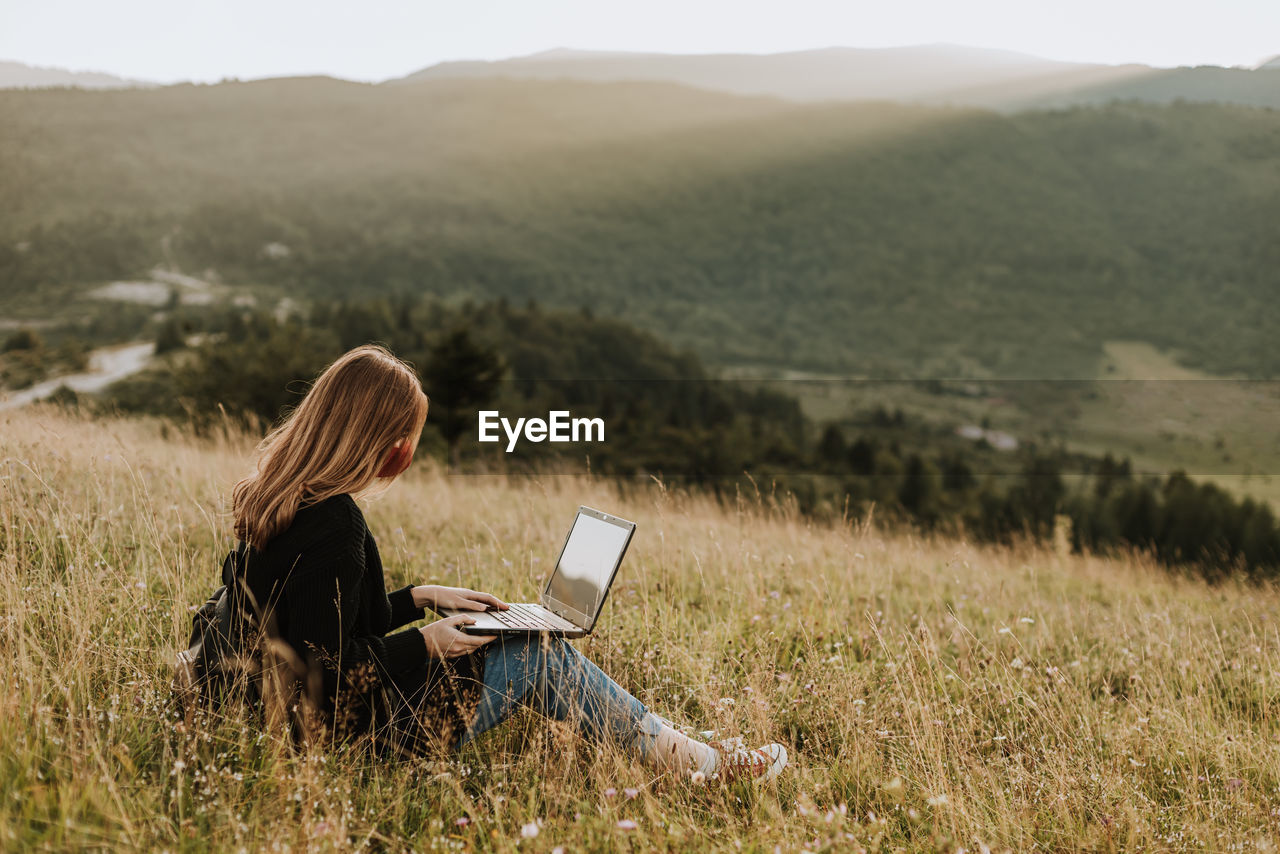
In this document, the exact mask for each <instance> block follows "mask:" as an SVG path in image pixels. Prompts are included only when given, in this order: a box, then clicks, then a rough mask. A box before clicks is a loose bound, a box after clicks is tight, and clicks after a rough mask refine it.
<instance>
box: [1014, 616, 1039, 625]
mask: <svg viewBox="0 0 1280 854" xmlns="http://www.w3.org/2000/svg"><path fill="white" fill-rule="evenodd" d="M1018 622H1019V623H1027V624H1028V625H1032V624H1034V623H1035V620H1033V619H1031V618H1030V617H1019V618H1018Z"/></svg>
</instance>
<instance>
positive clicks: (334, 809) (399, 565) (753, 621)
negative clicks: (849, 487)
mask: <svg viewBox="0 0 1280 854" xmlns="http://www.w3.org/2000/svg"><path fill="white" fill-rule="evenodd" d="M161 434H162V428H161V427H159V426H158V425H156V424H151V423H144V422H107V423H101V424H90V423H85V422H82V421H78V420H76V419H75V418H72V417H69V416H66V415H63V414H59V413H57V412H55V411H51V410H30V411H25V412H20V413H9V414H5V415H3V416H0V484H2V487H3V492H2V494H3V503H2V504H0V661H2V662H3V664H4V687H5V690H4V691H3V694H0V848H2V849H5V850H28V849H32V850H66V849H83V848H122V849H134V848H139V849H169V850H180V849H181V850H201V851H203V850H209V849H223V850H237V849H240V848H244V849H247V850H251V851H254V850H267V849H273V850H274V849H279V850H285V849H288V850H294V851H298V850H330V849H332V850H348V849H352V848H359V847H364V848H371V849H376V850H394V851H400V850H417V851H427V850H441V849H473V848H474V849H482V850H499V851H509V850H513V849H516V848H517V847H518V848H520V849H521V850H532V851H543V850H551V849H553V848H555V847H556V846H564V848H565V850H569V851H572V850H602V849H603V850H631V849H649V848H657V849H671V850H693V849H702V850H706V849H736V848H738V847H741V848H743V849H746V850H761V851H772V850H774V849H775V846H781V849H782V850H797V849H800V848H808V849H809V850H839V851H846V850H858V848H859V847H865V848H866V849H868V850H892V849H893V848H895V847H899V846H901V847H903V848H906V849H910V850H934V849H935V848H936V849H937V850H946V851H955V850H957V849H958V848H961V847H963V848H965V849H967V850H969V851H981V850H984V848H985V847H990V848H991V849H992V850H999V849H1004V848H1007V849H1012V850H1015V851H1031V850H1055V851H1077V850H1086V849H1088V850H1136V849H1145V850H1153V849H1158V850H1169V849H1173V850H1176V849H1196V850H1204V849H1209V850H1222V849H1229V848H1230V849H1232V850H1246V849H1248V850H1252V849H1258V850H1265V849H1268V848H1269V847H1270V846H1271V841H1270V840H1271V839H1273V838H1274V837H1275V836H1276V835H1277V833H1280V818H1278V816H1280V788H1278V786H1280V762H1278V753H1280V741H1278V740H1277V736H1278V734H1280V726H1278V725H1277V719H1276V718H1277V711H1280V696H1278V695H1280V655H1278V652H1280V645H1278V643H1280V639H1278V638H1277V629H1276V625H1277V623H1276V618H1277V610H1278V608H1277V606H1278V605H1280V596H1277V593H1276V591H1274V590H1271V589H1259V588H1254V587H1245V586H1234V585H1227V586H1222V587H1216V588H1208V587H1206V586H1204V585H1203V584H1201V583H1198V582H1194V581H1190V580H1182V579H1175V578H1171V577H1170V576H1168V575H1167V574H1165V573H1164V572H1162V571H1161V570H1159V569H1157V568H1154V567H1153V566H1152V565H1150V564H1149V563H1147V562H1145V561H1142V560H1140V559H1136V558H1135V559H1133V560H1130V561H1128V562H1117V561H1110V560H1101V559H1096V558H1092V557H1081V556H1072V555H1068V554H1064V553H1062V552H1056V551H1053V550H1035V549H987V548H978V547H975V546H973V545H970V544H966V543H962V542H954V541H938V542H934V541H926V540H921V539H918V538H914V537H906V536H887V535H883V534H881V533H879V532H877V531H875V530H874V529H867V528H860V529H859V528H850V527H847V526H836V527H828V526H821V525H816V524H812V523H810V522H808V521H806V520H805V519H803V518H801V517H799V516H797V515H796V514H795V513H794V512H792V511H790V510H789V509H788V508H787V507H786V506H785V503H784V504H783V505H782V506H777V505H776V504H775V503H774V502H772V501H770V500H768V499H765V500H759V499H757V498H756V497H755V496H754V495H753V496H750V497H744V499H743V500H741V501H739V502H736V505H735V504H733V503H731V506H728V507H721V506H718V505H716V504H715V503H714V502H712V501H710V500H708V499H706V498H702V497H690V496H687V495H683V494H674V493H672V492H669V491H664V490H663V489H661V488H660V487H659V486H657V485H654V484H649V485H639V486H633V487H632V488H630V489H627V490H621V491H620V490H619V489H618V488H617V487H618V485H617V484H613V483H610V482H607V481H601V480H591V481H588V480H583V479H579V478H557V477H548V478H544V479H538V480H532V479H531V480H514V481H506V480H501V479H479V478H452V479H450V478H444V477H441V476H440V475H439V474H436V473H433V472H430V471H427V470H426V469H425V468H424V467H422V466H417V467H415V469H414V470H413V471H412V472H411V473H410V475H409V476H407V477H406V478H405V479H403V480H402V482H401V483H399V484H398V485H397V486H396V487H395V489H394V490H392V491H391V492H389V493H388V494H387V495H386V496H384V497H383V498H381V499H378V500H377V501H375V502H373V503H371V504H370V505H369V507H368V510H367V515H368V518H369V520H370V524H371V526H372V527H373V528H374V531H375V533H376V534H377V535H378V539H379V543H380V545H381V548H382V551H383V557H384V560H385V562H386V564H387V566H388V572H389V573H390V574H391V575H392V576H393V578H392V579H391V580H392V581H395V582H401V581H407V580H423V581H426V580H439V581H442V582H444V583H461V584H467V585H471V586H476V587H480V588H484V589H492V590H493V591H495V592H497V593H499V594H500V595H507V596H510V597H512V598H521V597H524V596H529V595H532V593H533V592H534V590H535V589H536V580H537V579H538V578H539V577H540V576H541V574H542V573H543V572H544V571H545V569H546V567H547V564H548V561H549V560H551V559H552V558H553V557H554V555H553V550H554V549H555V548H556V546H557V545H558V543H559V539H560V537H561V535H562V533H563V530H564V527H565V526H566V524H567V522H568V520H569V518H570V516H571V514H572V511H573V508H574V507H575V506H576V505H577V504H578V503H579V502H581V503H586V504H591V505H595V506H599V507H602V508H606V509H609V510H612V511H615V512H617V513H619V514H620V515H624V516H627V517H629V518H632V519H634V520H636V522H638V524H639V530H638V533H637V536H636V540H635V542H634V544H633V550H632V552H631V553H630V555H629V556H628V559H627V561H626V563H625V564H624V567H623V572H622V575H621V576H620V580H619V583H618V584H617V586H616V587H615V590H614V595H613V596H612V598H611V601H610V603H609V604H608V605H607V606H606V616H605V618H604V622H603V625H602V627H601V629H600V631H599V633H598V634H597V635H595V636H593V637H592V638H591V639H589V640H587V641H584V642H582V646H583V648H584V650H585V651H586V652H587V653H588V654H589V655H590V656H591V657H593V658H594V659H595V660H597V661H598V662H599V663H600V664H601V665H602V666H603V667H604V668H605V669H606V670H607V671H608V672H610V673H611V674H613V675H614V676H615V677H616V678H617V679H618V680H619V681H620V682H621V683H622V684H623V685H625V686H627V687H629V688H630V689H632V690H633V691H634V692H635V693H636V694H637V695H639V696H640V697H641V698H642V699H643V700H645V701H646V702H648V703H649V704H650V705H651V706H652V707H653V708H655V710H657V711H659V712H662V713H665V714H667V715H668V716H671V717H675V718H679V719H683V720H686V721H689V722H691V723H695V724H699V725H706V726H711V727H716V728H719V729H721V730H723V731H725V732H726V733H728V734H734V733H741V734H744V735H746V736H747V737H748V740H749V741H755V742H759V741H764V740H772V739H779V740H782V741H784V742H786V743H788V744H789V745H790V746H791V747H792V748H793V755H794V757H795V760H796V763H795V766H794V767H793V768H792V769H791V770H790V771H789V772H788V773H787V774H786V775H785V776H784V777H783V778H782V779H781V780H780V781H779V782H778V784H777V785H774V786H771V787H768V788H765V789H763V790H759V791H757V790H753V789H751V788H748V787H742V788H717V787H694V786H692V785H690V784H689V783H687V782H685V781H682V780H671V779H657V780H654V779H651V778H650V777H649V776H647V775H646V774H645V773H644V771H643V770H642V769H640V768H637V767H634V766H632V765H631V764H630V763H628V762H627V761H626V760H625V758H624V757H621V756H618V755H616V754H614V753H611V752H607V751H596V750H594V749H592V748H591V747H590V746H588V745H586V744H584V743H582V742H580V741H579V740H577V739H576V738H575V737H573V736H572V735H570V734H569V733H567V732H564V731H561V730H557V729H555V728H553V727H549V726H545V725H541V724H540V723H539V722H537V721H535V720H533V719H532V716H530V715H523V716H520V717H519V718H517V719H516V720H515V721H513V722H511V723H510V724H508V725H507V726H505V727H503V728H501V729H499V730H498V731H495V732H494V733H492V734H491V735H489V736H487V737H485V738H484V739H482V740H480V742H479V743H477V744H476V745H474V746H472V747H469V748H468V749H467V750H465V751H464V752H463V753H462V754H460V755H459V756H458V757H456V758H454V759H453V760H451V761H428V760H422V761H417V762H413V763H406V764H400V765H390V764H386V763H384V762H380V761H378V760H376V759H374V758H371V757H369V756H367V755H365V754H363V753H360V752H358V751H351V750H348V751H342V752H338V753H335V754H330V755H327V756H326V755H320V754H315V755H295V754H293V753H291V752H290V751H289V749H288V748H287V747H285V746H284V744H283V743H282V740H281V739H280V738H278V737H277V736H275V735H262V734H258V733H255V732H254V731H253V730H252V729H250V728H247V727H245V726H244V725H243V723H242V722H241V721H239V720H237V719H234V718H232V719H228V720H225V721H222V722H219V723H218V724H216V725H214V726H212V727H210V728H200V729H196V730H192V731H182V729H181V728H180V727H178V726H177V722H176V720H175V719H174V718H173V717H172V716H171V713H170V712H169V711H168V709H167V694H168V676H169V674H168V660H169V656H170V655H171V652H172V650H173V648H174V647H175V645H176V644H177V643H178V642H179V640H181V639H185V636H186V632H187V629H188V627H189V617H188V614H187V611H186V607H187V606H188V605H191V604H194V603H196V602H198V601H200V600H201V599H202V598H203V596H204V595H205V594H206V593H207V592H208V591H209V589H210V588H212V587H213V586H215V584H216V580H215V577H216V566H217V563H218V561H219V559H220V558H221V555H222V554H223V553H225V550H226V549H227V548H228V547H229V545H230V543H229V540H228V535H227V533H226V528H227V525H226V519H225V516H224V515H223V514H222V507H223V496H225V495H226V494H227V490H228V487H229V485H230V483H231V482H232V481H233V480H234V479H235V478H236V477H237V476H238V475H240V474H241V473H242V472H243V470H244V468H245V466H246V464H247V460H248V452H249V444H250V443H249V442H247V441H246V440H244V439H243V438H238V437H232V438H229V439H226V440H223V441H221V442H196V441H192V440H190V439H185V438H177V437H172V438H168V439H166V438H163V437H162V435H161ZM629 788H635V789H638V790H639V793H638V795H637V796H636V797H634V798H631V797H628V796H627V793H626V792H625V790H626V789H629ZM611 790H616V792H617V793H616V794H612V795H611V794H610V793H611ZM464 817H465V818H469V819H470V824H469V825H466V826H460V825H459V824H458V823H457V821H458V819H460V818H464ZM621 819H630V820H632V821H634V822H635V824H636V828H635V829H633V830H625V829H621V828H619V826H618V822H619V820H621ZM530 823H535V824H536V823H540V830H539V833H538V835H537V836H536V837H535V838H524V837H523V836H522V833H521V828H522V827H524V826H525V825H527V824H530Z"/></svg>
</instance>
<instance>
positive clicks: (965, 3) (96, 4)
mask: <svg viewBox="0 0 1280 854" xmlns="http://www.w3.org/2000/svg"><path fill="white" fill-rule="evenodd" d="M932 42H951V43H956V44H965V45H973V46H976V47H995V48H1006V49H1009V50H1017V51H1022V52H1025V53H1030V54H1035V55H1038V56H1043V57H1047V58H1050V59H1062V60H1075V61H1082V62H1103V63H1125V62H1141V63H1146V64H1148V65H1155V66H1176V65H1200V64H1205V65H1247V66H1252V65H1255V64H1257V63H1258V62H1259V61H1261V60H1262V59H1264V58H1266V57H1269V56H1272V55H1275V54H1277V53H1280V0H1196V1H1195V2H1188V0H1070V2H1067V1H1066V0H1054V2H1043V0H844V2H841V0H782V2H778V0H773V2H758V0H633V2H616V1H615V0H417V1H416V2H415V0H342V2H335V0H218V2H208V0H0V59H11V60H17V61H19V62H25V63H28V64H31V65H45V66H57V67H62V68H71V69H75V70H93V71H107V72H110V73H113V74H119V75H122V76H126V77H136V78H143V79H147V80H155V81H159V82H172V81H177V80H196V81H216V80H219V79H221V78H223V77H240V78H242V79H243V78H252V77H265V76H277V75H293V74H314V73H323V74H331V75H334V76H338V77H347V78H351V79H355V80H382V79H385V78H388V77H398V76H400V75H403V74H406V73H408V72H410V71H416V70H417V69H419V68H422V67H425V66H427V65H431V64H434V63H436V62H440V61H442V60H448V59H502V58H505V57H509V56H518V55H522V54H528V53H534V52H536V51H540V50H546V49H548V48H552V47H561V46H566V47H575V48H588V49H597V50H638V51H661V52H669V53H720V52H743V53H774V52H777V51H786V50H804V49H808V48H818V47H830V46H832V45H842V46H849V47H893V46H898V45H908V44H926V43H932Z"/></svg>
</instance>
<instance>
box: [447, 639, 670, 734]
mask: <svg viewBox="0 0 1280 854" xmlns="http://www.w3.org/2000/svg"><path fill="white" fill-rule="evenodd" d="M485 650H486V653H485V661H484V688H483V692H482V694H481V696H480V704H479V706H478V707H477V708H476V716H475V719H474V720H473V721H472V722H471V725H470V726H469V727H468V728H467V731H466V732H465V733H463V734H462V737H461V739H460V740H459V741H458V744H457V745H456V746H457V747H461V746H462V745H464V744H466V743H467V742H468V741H470V740H471V739H473V738H475V737H476V736H478V735H480V734H481V733H483V732H487V731H488V730H490V729H493V728H494V727H495V726H497V725H498V724H500V723H502V722H503V721H505V720H506V719H507V718H509V717H511V714H512V713H513V712H514V711H515V709H516V706H519V705H525V706H529V707H530V708H532V709H534V710H535V711H537V712H540V713H542V714H544V715H546V716H547V717H549V718H552V719H553V720H557V721H565V722H567V723H569V724H570V725H572V726H573V727H574V728H575V729H577V731H578V732H579V733H581V734H582V735H583V736H585V737H587V738H588V739H591V740H592V741H595V742H612V743H614V744H617V745H618V746H620V747H622V748H624V749H626V750H629V751H631V752H633V753H643V752H645V751H646V750H647V749H648V747H649V746H650V745H651V744H652V743H653V741H654V739H655V738H656V736H657V734H658V730H659V728H660V723H659V722H658V719H657V718H656V717H654V716H653V715H651V714H649V713H648V709H646V708H645V706H644V704H643V703H641V702H640V701H639V700H637V699H636V698H635V697H633V696H631V694H629V693H627V691H625V690H624V689H623V688H622V687H621V686H620V685H618V683H617V682H614V681H613V680H612V679H610V678H609V677H608V676H607V675H605V673H604V671H602V670H601V669H600V668H599V667H597V666H596V665H595V664H593V663H592V662H590V661H589V660H587V658H586V657H585V656H583V654H582V653H580V652H578V650H576V649H575V648H574V647H573V646H572V645H570V644H569V642H568V641H566V640H565V639H564V638H560V637H552V636H550V635H499V636H498V639H497V640H495V641H492V642H491V643H489V644H488V645H487V646H486V647H485Z"/></svg>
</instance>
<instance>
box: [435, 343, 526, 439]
mask: <svg viewBox="0 0 1280 854" xmlns="http://www.w3.org/2000/svg"><path fill="white" fill-rule="evenodd" d="M506 370H507V365H506V362H505V361H504V360H503V358H502V357H501V356H500V355H499V354H498V352H497V351H496V350H493V349H492V348H489V347H486V346H484V345H482V344H479V343H477V342H476V341H475V340H474V339H473V338H472V337H471V332H470V330H469V329H468V328H467V327H466V326H456V327H454V329H453V330H452V331H451V332H449V333H447V334H446V335H445V336H444V337H443V338H441V339H440V340H439V341H437V342H436V343H435V345H434V346H433V347H432V348H431V350H430V352H429V355H428V360H427V367H426V370H425V371H423V380H424V381H425V382H426V385H427V393H428V394H429V395H431V396H432V397H433V399H434V400H436V401H438V402H439V403H442V404H443V406H444V417H443V418H442V419H441V420H440V422H439V423H440V432H441V433H442V434H443V435H444V439H445V443H446V444H447V445H448V447H449V462H450V463H451V464H456V463H457V460H458V442H459V440H460V439H461V438H462V434H463V433H465V432H466V431H467V429H468V428H469V427H472V426H473V425H475V423H476V412H477V411H478V410H479V409H480V407H482V406H484V405H485V404H486V403H489V402H490V401H491V400H493V398H494V395H495V394H496V393H497V391H498V384H499V383H500V382H501V381H502V377H503V375H504V374H505V373H506Z"/></svg>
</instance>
